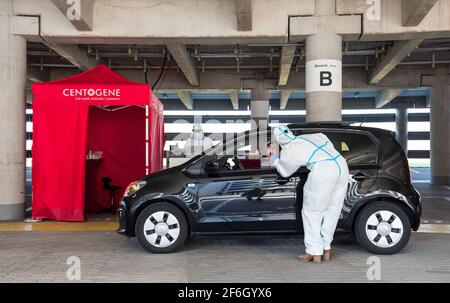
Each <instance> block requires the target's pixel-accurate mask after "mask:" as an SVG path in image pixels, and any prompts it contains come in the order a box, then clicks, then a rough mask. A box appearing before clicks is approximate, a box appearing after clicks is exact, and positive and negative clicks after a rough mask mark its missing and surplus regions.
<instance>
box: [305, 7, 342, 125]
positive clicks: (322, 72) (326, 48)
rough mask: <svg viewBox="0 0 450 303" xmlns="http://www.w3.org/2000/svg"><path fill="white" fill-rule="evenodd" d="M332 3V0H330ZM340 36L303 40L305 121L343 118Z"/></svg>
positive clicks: (333, 35)
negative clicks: (304, 53) (304, 43)
mask: <svg viewBox="0 0 450 303" xmlns="http://www.w3.org/2000/svg"><path fill="white" fill-rule="evenodd" d="M330 2H331V1H330ZM341 111H342V37H341V36H339V35H336V34H328V33H323V34H322V33H321V34H317V35H312V36H309V37H308V38H307V39H306V121H307V122H312V121H341V120H342V115H341Z"/></svg>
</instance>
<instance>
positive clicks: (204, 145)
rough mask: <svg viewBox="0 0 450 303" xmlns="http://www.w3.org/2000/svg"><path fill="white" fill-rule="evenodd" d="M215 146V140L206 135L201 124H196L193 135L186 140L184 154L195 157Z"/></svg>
mask: <svg viewBox="0 0 450 303" xmlns="http://www.w3.org/2000/svg"><path fill="white" fill-rule="evenodd" d="M212 146H213V141H212V140H211V139H210V138H208V137H205V134H204V133H203V129H202V125H201V124H194V126H193V128H192V136H191V137H190V138H188V139H187V140H186V144H185V145H184V154H185V155H186V156H187V157H193V156H196V155H199V154H201V153H202V152H204V151H206V150H207V149H209V148H211V147H212Z"/></svg>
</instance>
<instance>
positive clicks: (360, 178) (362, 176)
mask: <svg viewBox="0 0 450 303" xmlns="http://www.w3.org/2000/svg"><path fill="white" fill-rule="evenodd" d="M367 177H368V175H366V174H363V173H357V174H354V175H353V177H352V178H353V179H354V180H356V181H363V180H365V179H366V178H367Z"/></svg>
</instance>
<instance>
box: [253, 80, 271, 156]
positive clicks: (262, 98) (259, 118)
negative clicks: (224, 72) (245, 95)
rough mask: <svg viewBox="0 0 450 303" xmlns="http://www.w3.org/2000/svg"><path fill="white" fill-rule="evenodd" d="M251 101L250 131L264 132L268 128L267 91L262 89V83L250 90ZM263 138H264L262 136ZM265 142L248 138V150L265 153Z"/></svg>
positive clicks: (260, 81)
mask: <svg viewBox="0 0 450 303" xmlns="http://www.w3.org/2000/svg"><path fill="white" fill-rule="evenodd" d="M251 92H252V99H251V102H250V110H251V130H252V131H255V130H256V129H258V128H259V130H266V129H268V126H269V108H270V105H269V91H268V90H267V89H265V88H264V81H263V80H259V81H258V83H257V85H256V87H255V88H252V90H251ZM264 138H265V136H264ZM266 147H267V140H266V139H264V141H261V138H256V137H251V138H250V149H251V151H252V153H253V152H255V151H256V150H257V149H258V150H259V152H260V153H263V154H264V153H265V152H266Z"/></svg>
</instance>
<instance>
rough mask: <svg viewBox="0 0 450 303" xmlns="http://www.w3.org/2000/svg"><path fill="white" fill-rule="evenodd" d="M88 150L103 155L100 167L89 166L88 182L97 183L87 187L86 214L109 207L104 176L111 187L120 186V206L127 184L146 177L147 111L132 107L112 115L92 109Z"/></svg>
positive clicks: (116, 199)
mask: <svg viewBox="0 0 450 303" xmlns="http://www.w3.org/2000/svg"><path fill="white" fill-rule="evenodd" d="M86 150H87V151H89V150H92V151H102V152H103V160H102V161H101V163H100V164H99V165H96V164H93V163H92V164H91V163H90V164H88V170H91V171H90V172H89V174H90V176H93V177H91V178H89V179H91V180H94V183H91V184H87V185H86V186H87V190H86V207H87V209H86V211H87V212H97V211H99V210H104V209H108V208H109V204H110V198H109V191H107V190H104V189H103V183H102V182H101V178H102V177H110V178H111V179H112V182H111V185H117V186H120V187H121V190H119V191H117V192H116V195H115V206H116V207H117V206H118V203H119V201H120V198H121V197H122V194H123V192H124V191H125V188H126V187H127V186H128V184H129V183H130V182H132V181H134V180H137V179H139V178H141V177H142V176H144V175H145V108H141V107H136V106H131V107H126V108H122V109H118V110H116V111H112V112H111V111H105V110H103V109H100V108H97V107H91V108H90V109H89V127H88V137H87V149H86ZM93 161H95V160H91V161H90V162H93ZM90 166H91V167H90ZM92 170H93V171H92ZM96 170H97V171H96ZM91 182H92V181H91Z"/></svg>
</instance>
